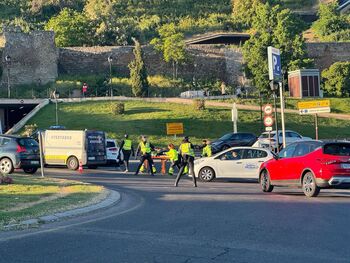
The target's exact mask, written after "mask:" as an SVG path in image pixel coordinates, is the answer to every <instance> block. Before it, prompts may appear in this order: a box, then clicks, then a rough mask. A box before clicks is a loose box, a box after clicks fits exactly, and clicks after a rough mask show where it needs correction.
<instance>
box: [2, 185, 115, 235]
mask: <svg viewBox="0 0 350 263" xmlns="http://www.w3.org/2000/svg"><path fill="white" fill-rule="evenodd" d="M108 191H109V193H108V195H107V197H106V198H105V199H104V200H102V201H101V202H99V203H97V204H93V205H89V206H86V207H81V208H76V209H72V210H67V211H64V212H58V213H54V214H51V215H45V216H41V217H38V218H32V219H28V220H25V221H22V222H20V223H17V224H11V225H7V226H5V227H4V228H5V229H7V230H11V229H16V228H21V227H29V226H34V225H38V224H46V223H50V222H55V221H59V220H62V219H65V218H71V217H76V216H80V215H84V214H88V213H91V212H93V211H96V210H99V209H103V208H108V207H110V206H112V205H114V204H116V203H118V202H119V201H120V194H119V192H117V191H113V190H108Z"/></svg>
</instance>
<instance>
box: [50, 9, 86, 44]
mask: <svg viewBox="0 0 350 263" xmlns="http://www.w3.org/2000/svg"><path fill="white" fill-rule="evenodd" d="M45 29H46V30H53V31H55V35H56V45H57V46H60V47H67V46H82V45H84V44H88V43H90V42H91V35H90V32H91V27H90V21H89V20H88V19H87V17H86V16H85V15H84V14H82V13H79V12H77V11H74V10H71V9H68V8H64V9H63V10H62V11H61V12H60V13H59V14H58V15H57V16H54V17H52V18H51V19H50V20H49V21H48V22H47V24H46V25H45Z"/></svg>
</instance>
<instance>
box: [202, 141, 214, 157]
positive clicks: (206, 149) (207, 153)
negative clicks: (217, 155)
mask: <svg viewBox="0 0 350 263" xmlns="http://www.w3.org/2000/svg"><path fill="white" fill-rule="evenodd" d="M211 156H212V151H211V143H210V141H208V140H203V150H202V157H211Z"/></svg>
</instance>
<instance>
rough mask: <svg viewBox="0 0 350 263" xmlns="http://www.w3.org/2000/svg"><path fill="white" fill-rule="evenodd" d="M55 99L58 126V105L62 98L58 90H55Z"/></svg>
mask: <svg viewBox="0 0 350 263" xmlns="http://www.w3.org/2000/svg"><path fill="white" fill-rule="evenodd" d="M53 97H54V99H55V103H56V125H58V104H57V102H58V101H57V100H58V99H59V97H60V93H59V92H58V91H57V90H54V92H53Z"/></svg>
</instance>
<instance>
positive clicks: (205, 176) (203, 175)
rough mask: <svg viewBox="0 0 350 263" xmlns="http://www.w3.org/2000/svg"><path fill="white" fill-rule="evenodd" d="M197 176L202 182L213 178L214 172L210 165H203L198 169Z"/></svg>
mask: <svg viewBox="0 0 350 263" xmlns="http://www.w3.org/2000/svg"><path fill="white" fill-rule="evenodd" d="M199 178H200V179H201V180H202V181H204V182H210V181H212V180H213V179H214V178H215V172H214V170H213V169H212V168H210V167H204V168H202V169H200V171H199Z"/></svg>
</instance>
